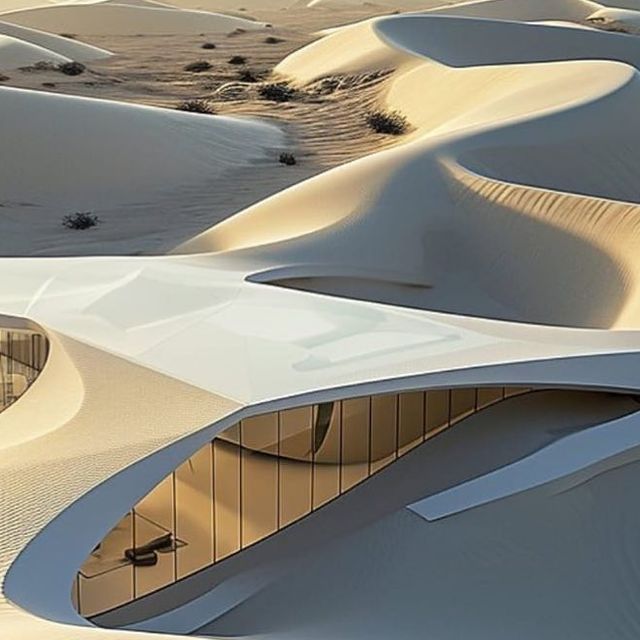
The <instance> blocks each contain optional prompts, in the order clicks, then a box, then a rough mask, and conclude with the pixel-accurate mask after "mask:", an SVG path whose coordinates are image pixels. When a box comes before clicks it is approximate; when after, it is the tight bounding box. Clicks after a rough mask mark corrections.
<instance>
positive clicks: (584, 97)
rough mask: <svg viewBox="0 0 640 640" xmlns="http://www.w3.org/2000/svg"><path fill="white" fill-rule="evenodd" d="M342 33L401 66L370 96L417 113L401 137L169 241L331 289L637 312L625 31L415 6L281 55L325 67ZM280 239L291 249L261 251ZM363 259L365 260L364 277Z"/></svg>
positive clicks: (639, 269) (530, 313)
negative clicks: (180, 240) (383, 89)
mask: <svg viewBox="0 0 640 640" xmlns="http://www.w3.org/2000/svg"><path fill="white" fill-rule="evenodd" d="M514 4H519V3H514ZM345 34H348V35H345ZM479 34H480V35H479ZM340 38H345V41H344V42H343V44H344V45H345V48H346V43H347V42H348V41H349V39H352V38H355V41H357V40H358V38H362V39H363V40H364V43H365V46H366V47H369V48H370V49H371V50H372V51H374V52H375V55H376V62H377V64H378V65H380V66H381V67H385V68H388V67H395V68H397V71H396V73H395V74H394V76H393V77H392V80H391V82H390V84H389V88H388V91H387V93H386V95H385V96H384V97H383V98H382V102H384V103H385V106H386V108H390V109H394V110H398V111H401V112H402V113H403V114H405V115H406V116H407V117H408V119H409V121H410V123H411V125H412V126H413V130H412V131H411V132H410V133H409V134H408V135H406V136H405V137H404V142H405V144H401V145H400V146H397V147H395V148H394V149H392V150H389V151H385V152H382V153H379V154H376V155H373V156H371V157H368V158H365V159H363V160H360V161H357V162H354V163H352V164H349V165H346V166H344V167H341V168H338V169H336V170H333V171H330V172H328V173H326V174H324V175H321V176H319V177H317V178H313V179H311V180H309V181H307V182H306V183H303V184H300V185H297V186H296V187H293V188H291V189H289V190H287V191H285V192H283V193H281V194H278V195H276V196H274V197H273V198H270V199H268V200H266V201H264V202H262V203H259V204H258V205H256V206H254V207H251V208H250V209H247V210H246V211H244V212H243V213H241V214H239V215H237V216H235V217H234V218H231V219H229V220H227V221H225V222H223V223H221V224H220V225H218V226H217V227H214V228H213V229H212V230H211V231H209V232H206V233H205V234H202V235H201V236H200V237H198V238H196V239H195V240H194V241H192V242H191V243H187V244H186V245H184V246H183V247H182V248H181V250H183V251H208V250H209V251H224V252H228V253H229V254H230V256H234V255H238V256H242V258H243V259H245V260H246V259H247V258H248V257H251V258H252V259H255V260H257V261H258V262H259V264H262V265H264V267H263V270H264V271H263V273H262V275H261V276H259V279H261V280H263V281H271V282H277V283H279V284H284V285H286V286H293V287H299V288H305V289H311V290H317V291H324V292H329V293H334V294H337V295H343V294H344V295H350V296H356V297H357V296H360V297H365V298H370V299H375V300H380V301H386V302H391V303H397V304H405V305H409V306H417V307H423V308H432V309H440V310H448V311H456V312H460V313H469V314H474V315H475V314H482V315H489V316H496V317H503V318H510V319H514V320H526V321H531V322H541V323H554V324H555V323H557V324H575V325H580V326H598V327H610V326H615V327H633V326H637V324H638V322H640V308H639V305H640V298H639V297H638V295H637V294H636V291H637V286H638V282H639V278H640V261H639V260H638V257H637V256H638V255H639V253H638V249H639V247H638V237H639V235H638V225H639V223H640V217H639V216H640V208H639V207H638V205H637V204H635V203H636V202H639V201H640V194H639V193H638V190H637V187H636V181H635V177H634V176H635V175H637V173H638V171H640V154H639V153H638V152H637V149H638V146H639V143H640V140H635V137H636V131H637V130H638V127H637V126H636V125H635V124H632V123H634V122H636V121H637V119H638V116H637V110H636V109H635V105H636V104H637V102H638V100H640V82H639V79H638V75H637V72H636V71H635V69H634V68H633V67H632V66H629V64H624V63H621V62H616V61H614V60H624V61H625V62H626V63H630V64H633V65H638V64H639V63H640V59H639V58H638V55H637V47H636V42H635V40H634V39H633V38H629V36H625V35H620V34H614V33H601V32H594V31H592V30H588V29H574V28H563V27H557V26H553V27H551V26H547V25H528V24H521V23H515V22H508V21H490V20H485V19H480V20H478V19H473V18H466V17H465V18H445V17H440V16H433V17H432V16H430V15H411V16H402V17H393V18H385V19H382V20H375V21H367V22H365V23H361V24H359V25H355V26H350V27H347V28H345V29H343V30H339V31H336V32H334V33H332V34H331V35H329V36H327V37H326V38H325V39H323V40H321V41H319V42H318V43H315V44H313V45H311V46H310V47H308V49H309V50H312V53H313V55H312V54H311V53H310V51H307V50H302V51H301V52H298V53H297V54H294V55H293V56H291V58H290V59H289V60H286V61H285V62H284V63H283V64H282V65H281V66H280V71H282V72H283V73H284V72H285V71H288V72H289V74H288V75H289V77H292V78H293V79H294V80H296V81H298V83H304V82H306V81H308V80H309V79H311V78H317V77H322V76H325V75H331V74H333V73H336V65H335V64H334V62H333V60H335V59H337V60H338V62H337V65H338V69H342V68H343V67H342V66H341V64H342V63H343V62H344V60H343V59H341V58H342V56H341V55H336V56H334V58H333V59H332V57H331V55H330V51H334V52H335V51H336V42H337V41H338V42H339V39H340ZM376 38H377V42H376ZM488 41H491V42H493V43H494V44H495V46H494V47H487V46H486V43H487V42H488ZM447 43H449V44H448V45H447ZM451 43H455V44H454V45H452V44H451ZM562 43H565V44H564V48H563V46H562ZM324 47H326V50H324ZM510 56H511V57H510ZM312 58H314V59H315V63H313V61H312ZM580 58H603V59H611V60H612V61H610V62H606V61H597V60H581V59H580ZM434 59H438V60H439V62H435V61H434ZM474 59H477V60H480V62H481V64H482V66H474V65H473V60H474ZM550 60H551V61H552V62H549V61H550ZM351 63H352V67H351V68H352V69H357V68H358V64H359V59H358V56H354V57H353V58H352V60H351ZM365 63H366V68H367V69H368V68H370V66H369V64H370V63H369V61H368V60H365ZM453 64H455V65H465V68H459V69H456V68H454V67H453V66H451V65H453ZM485 65H490V66H485ZM276 255H277V260H278V264H280V265H282V264H288V265H289V267H288V268H286V269H283V268H281V267H279V268H278V269H271V268H270V267H269V265H275V263H276V260H275V256H276ZM367 272H369V273H370V274H376V275H375V278H372V277H370V278H369V280H368V281H367V282H364V283H363V281H362V279H361V274H363V273H365V274H366V273H367Z"/></svg>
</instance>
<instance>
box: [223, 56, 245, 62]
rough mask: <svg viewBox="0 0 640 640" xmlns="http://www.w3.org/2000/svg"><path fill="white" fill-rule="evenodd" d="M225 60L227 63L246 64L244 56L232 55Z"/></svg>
mask: <svg viewBox="0 0 640 640" xmlns="http://www.w3.org/2000/svg"><path fill="white" fill-rule="evenodd" d="M227 62H228V63H229V64H247V59H246V58H245V57H244V56H233V57H232V58H229V60H228V61H227Z"/></svg>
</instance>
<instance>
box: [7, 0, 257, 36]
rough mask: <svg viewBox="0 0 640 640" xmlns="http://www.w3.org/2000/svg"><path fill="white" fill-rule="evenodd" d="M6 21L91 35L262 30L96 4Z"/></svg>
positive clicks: (167, 11)
mask: <svg viewBox="0 0 640 640" xmlns="http://www.w3.org/2000/svg"><path fill="white" fill-rule="evenodd" d="M0 18H1V19H2V20H3V21H5V22H11V23H13V24H17V25H22V26H24V27H31V28H34V29H41V30H43V31H52V32H55V33H61V32H69V31H70V32H72V33H83V34H91V35H137V34H197V33H204V32H206V33H229V32H231V31H234V30H235V29H239V28H241V29H245V30H255V29H262V28H264V26H265V25H264V24H263V23H261V22H254V21H252V20H245V19H243V18H236V17H234V16H227V15H222V14H216V13H210V12H207V11H190V10H186V9H177V8H173V7H164V6H158V7H156V6H153V7H152V6H146V5H129V4H114V3H111V2H99V3H93V4H74V5H54V6H48V7H36V8H32V9H24V10H17V11H8V12H6V13H0Z"/></svg>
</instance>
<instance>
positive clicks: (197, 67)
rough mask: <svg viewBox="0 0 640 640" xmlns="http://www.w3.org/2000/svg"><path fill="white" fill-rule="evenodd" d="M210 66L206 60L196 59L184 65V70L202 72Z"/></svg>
mask: <svg viewBox="0 0 640 640" xmlns="http://www.w3.org/2000/svg"><path fill="white" fill-rule="evenodd" d="M211 68H212V67H211V64H210V63H209V62H207V61H206V60H197V61H196V62H190V63H189V64H186V65H185V66H184V70H185V71H190V72H191V73H202V72H203V71H209V69H211Z"/></svg>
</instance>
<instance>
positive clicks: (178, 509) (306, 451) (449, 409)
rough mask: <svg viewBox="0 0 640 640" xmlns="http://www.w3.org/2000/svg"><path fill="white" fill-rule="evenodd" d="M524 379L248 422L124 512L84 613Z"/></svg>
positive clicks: (197, 559)
mask: <svg viewBox="0 0 640 640" xmlns="http://www.w3.org/2000/svg"><path fill="white" fill-rule="evenodd" d="M527 391H529V390H528V389H523V388H511V387H510V388H504V387H498V388H464V389H438V390H429V391H416V392H413V391H412V392H407V393H399V394H385V395H375V396H366V397H359V398H349V399H346V400H340V401H336V402H326V403H321V404H316V405H312V406H306V407H297V408H294V409H287V410H285V411H278V412H274V413H268V414H264V415H260V416H255V417H252V418H247V419H246V420H242V421H241V422H239V423H238V424H235V425H233V426H231V427H229V428H228V429H226V430H225V431H223V432H222V433H220V434H219V435H218V436H217V437H216V438H215V440H213V442H211V443H210V444H207V445H206V446H204V447H202V449H200V450H199V451H198V452H197V453H195V454H194V455H193V456H192V457H191V458H190V459H189V460H187V461H186V462H185V463H184V464H182V465H181V466H180V467H178V469H176V471H175V472H174V473H172V474H171V475H170V476H169V477H167V478H166V479H165V480H164V481H163V482H161V483H160V484H159V485H158V486H157V487H156V488H155V489H154V490H153V491H152V492H151V493H149V494H148V495H147V496H146V497H145V498H144V499H143V500H141V501H140V502H139V503H138V504H137V505H136V506H135V507H134V508H133V509H132V510H131V512H130V513H127V514H126V515H125V516H124V517H123V518H122V520H121V521H120V522H119V523H118V524H117V525H116V527H115V528H114V529H113V530H112V531H111V532H110V533H109V534H108V535H107V536H106V537H105V538H104V540H103V541H102V543H101V544H100V545H98V546H97V547H96V548H95V549H94V550H93V552H92V553H91V555H90V556H89V558H88V559H87V560H86V562H85V563H84V564H83V566H82V568H81V569H80V572H79V573H78V577H77V579H76V583H75V585H74V591H73V598H74V601H75V605H76V607H77V609H78V611H79V612H80V613H81V614H82V615H84V616H87V617H90V616H94V615H97V614H99V613H104V612H105V611H108V610H110V609H114V608H117V607H118V606H121V605H124V604H126V603H128V602H131V601H132V600H135V599H137V598H140V597H142V596H145V595H147V594H149V593H151V592H153V591H156V590H158V589H162V588H163V587H166V586H168V585H170V584H172V583H173V582H175V581H177V580H180V579H181V578H184V577H186V576H189V575H190V574H193V573H194V572H196V571H199V570H201V569H203V568H205V567H208V566H210V565H213V564H215V563H217V562H221V561H223V560H224V559H225V558H228V557H229V556H232V555H233V554H235V553H238V552H240V551H241V550H242V549H246V548H247V547H250V546H251V545H253V544H255V543H256V542H258V541H260V540H263V539H265V538H267V537H268V536H271V535H273V534H275V533H276V532H278V531H279V530H281V529H283V528H284V527H286V526H288V525H290V524H293V523H295V522H297V521H298V520H300V519H301V518H304V517H305V516H306V515H308V514H309V513H311V512H312V511H314V510H316V509H319V508H320V507H322V506H323V505H325V504H327V503H328V502H330V501H331V500H333V499H335V498H337V497H339V496H340V495H341V494H343V493H345V492H346V491H349V489H351V488H353V487H355V486H357V485H358V484H360V483H361V482H363V481H364V480H366V479H367V478H369V477H370V476H371V475H373V474H374V473H377V472H378V471H380V470H381V469H384V467H386V466H387V465H389V464H391V463H392V462H393V461H395V460H397V459H398V458H399V457H401V456H403V455H404V454H406V453H408V452H409V451H411V450H412V449H413V448H414V447H417V446H418V445H420V444H422V443H424V442H425V441H426V440H428V439H429V438H430V437H432V436H434V435H435V434H437V433H439V432H440V431H442V430H444V429H446V428H448V427H450V426H451V425H453V424H455V423H457V422H459V421H460V420H462V419H464V418H465V417H467V416H469V415H471V414H473V413H475V412H476V411H479V410H481V409H484V408H485V407H487V406H490V405H492V404H495V403H496V402H499V401H501V400H503V399H504V398H506V397H510V396H512V395H518V394H521V393H526V392H527Z"/></svg>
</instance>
